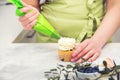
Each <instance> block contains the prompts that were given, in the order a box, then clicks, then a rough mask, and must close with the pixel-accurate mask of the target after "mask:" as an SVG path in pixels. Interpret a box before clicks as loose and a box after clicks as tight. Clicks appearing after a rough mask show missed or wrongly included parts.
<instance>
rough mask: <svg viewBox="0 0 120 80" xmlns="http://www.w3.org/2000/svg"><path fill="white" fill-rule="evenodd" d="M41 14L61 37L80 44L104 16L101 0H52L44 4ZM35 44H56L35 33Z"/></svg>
mask: <svg viewBox="0 0 120 80" xmlns="http://www.w3.org/2000/svg"><path fill="white" fill-rule="evenodd" d="M42 8H43V11H42V12H41V14H43V15H44V17H45V18H46V19H47V20H48V21H49V23H50V24H51V25H52V26H53V27H54V28H55V29H56V31H57V32H59V33H60V35H61V36H62V37H71V38H75V39H76V40H77V42H81V41H83V40H84V39H86V38H90V37H91V36H92V35H93V34H94V32H95V31H96V29H97V27H98V26H99V24H100V22H101V20H102V18H103V16H104V5H103V0H53V1H51V2H47V3H45V4H44V5H43V6H42ZM37 42H57V40H56V39H54V38H50V37H48V36H45V35H43V34H40V33H37Z"/></svg>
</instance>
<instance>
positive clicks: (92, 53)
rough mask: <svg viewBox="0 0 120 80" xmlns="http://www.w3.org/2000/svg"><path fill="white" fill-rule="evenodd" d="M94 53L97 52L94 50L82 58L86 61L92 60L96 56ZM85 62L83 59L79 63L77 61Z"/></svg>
mask: <svg viewBox="0 0 120 80" xmlns="http://www.w3.org/2000/svg"><path fill="white" fill-rule="evenodd" d="M94 53H95V50H94V49H93V50H91V51H89V52H88V53H87V54H86V55H85V56H83V57H82V58H84V59H85V60H88V59H89V58H91V57H92V56H93V55H94ZM82 62H83V60H82V59H79V60H78V61H77V63H82Z"/></svg>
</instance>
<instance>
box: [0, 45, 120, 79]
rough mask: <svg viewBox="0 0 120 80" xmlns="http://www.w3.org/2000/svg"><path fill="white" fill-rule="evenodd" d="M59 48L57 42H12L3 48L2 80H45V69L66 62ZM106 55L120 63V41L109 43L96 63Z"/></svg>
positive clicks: (0, 58) (1, 57)
mask: <svg viewBox="0 0 120 80" xmlns="http://www.w3.org/2000/svg"><path fill="white" fill-rule="evenodd" d="M57 49H58V45H57V44H55V43H54V44H52V43H46V44H42V43H40V44H38V43H37V44H34V43H33V44H11V45H9V46H8V47H7V48H3V49H2V48H1V49H0V80H45V79H44V72H45V71H49V69H51V68H54V67H56V65H57V63H64V62H61V61H60V60H59V58H58V54H57ZM106 57H111V58H112V59H114V60H115V61H116V63H117V64H120V43H110V44H107V45H106V46H105V47H104V49H103V50H102V55H101V56H100V57H99V58H98V59H97V60H96V61H95V63H101V61H102V60H103V59H105V58H106ZM106 80H107V79H106Z"/></svg>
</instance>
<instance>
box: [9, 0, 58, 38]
mask: <svg viewBox="0 0 120 80" xmlns="http://www.w3.org/2000/svg"><path fill="white" fill-rule="evenodd" d="M8 2H10V3H12V4H14V5H15V6H16V7H17V9H16V15H17V16H24V15H25V13H24V12H22V11H21V10H20V9H21V8H23V7H24V5H23V4H22V2H21V1H20V0H8ZM33 29H34V30H36V31H38V32H40V33H42V34H44V35H46V36H49V37H52V38H56V39H59V38H60V34H59V33H58V32H57V31H56V30H55V29H54V28H53V27H52V25H51V24H50V23H49V22H48V21H47V20H46V19H45V18H44V16H43V15H42V14H40V15H39V16H38V18H37V22H36V24H35V25H34V26H33Z"/></svg>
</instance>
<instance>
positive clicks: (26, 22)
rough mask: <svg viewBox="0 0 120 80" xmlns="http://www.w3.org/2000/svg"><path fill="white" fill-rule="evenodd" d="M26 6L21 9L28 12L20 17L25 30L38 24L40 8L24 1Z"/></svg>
mask: <svg viewBox="0 0 120 80" xmlns="http://www.w3.org/2000/svg"><path fill="white" fill-rule="evenodd" d="M22 3H23V5H24V6H25V7H24V8H22V9H21V11H22V12H25V13H26V14H25V15H24V16H22V17H19V21H20V22H21V24H22V26H23V28H24V29H25V30H32V27H33V26H34V25H35V24H36V22H37V18H38V16H39V14H40V13H39V10H37V9H36V8H35V7H33V6H31V5H28V4H26V3H24V2H23V1H22Z"/></svg>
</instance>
